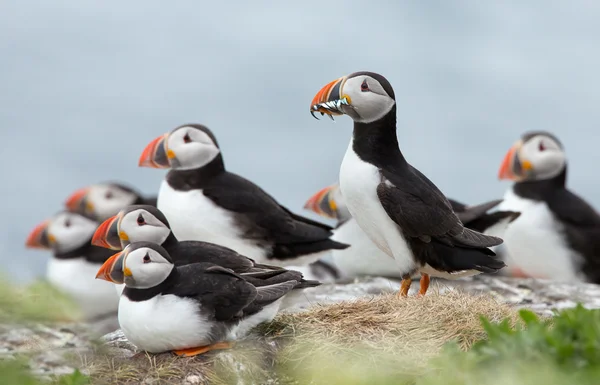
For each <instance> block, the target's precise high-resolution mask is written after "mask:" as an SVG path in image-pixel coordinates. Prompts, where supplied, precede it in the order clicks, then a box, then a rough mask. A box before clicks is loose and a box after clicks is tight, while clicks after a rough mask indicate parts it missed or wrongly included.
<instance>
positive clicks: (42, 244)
mask: <svg viewBox="0 0 600 385" xmlns="http://www.w3.org/2000/svg"><path fill="white" fill-rule="evenodd" d="M49 224H50V221H49V220H47V221H44V222H42V223H40V224H39V225H37V226H35V227H34V229H33V230H31V232H30V233H29V235H28V236H27V240H26V241H25V247H27V248H30V249H45V250H48V249H50V248H51V247H52V245H53V244H54V243H56V239H55V238H54V236H53V235H51V234H49V233H48V225H49Z"/></svg>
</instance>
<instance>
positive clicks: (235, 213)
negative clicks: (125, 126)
mask: <svg viewBox="0 0 600 385" xmlns="http://www.w3.org/2000/svg"><path fill="white" fill-rule="evenodd" d="M139 165H140V166H141V167H152V168H170V169H171V170H170V171H169V172H168V174H167V175H166V177H165V179H164V180H163V182H162V184H161V187H160V191H159V193H158V204H157V207H158V208H159V209H160V211H162V212H163V213H164V214H165V216H166V217H167V218H168V219H169V223H170V224H171V230H172V231H173V233H174V234H175V236H176V237H177V238H178V239H179V240H182V241H183V240H198V241H205V242H210V243H216V244H219V245H223V246H226V247H229V248H231V249H233V250H235V251H237V252H238V253H240V254H242V255H245V256H247V257H249V258H252V259H254V260H256V261H257V262H260V263H266V262H268V263H271V264H276V265H279V266H290V265H302V264H307V263H310V262H314V261H316V260H318V259H319V258H321V257H322V256H323V255H326V254H327V253H329V252H330V251H331V250H333V249H344V248H346V247H348V245H345V244H342V243H339V242H335V241H333V240H331V239H330V237H331V234H332V233H331V227H329V226H327V225H324V224H321V223H318V222H315V221H312V220H310V219H307V218H304V217H301V216H299V215H296V214H294V213H292V212H291V211H289V210H288V209H286V208H285V207H283V206H281V205H280V204H279V203H277V201H276V200H275V199H273V198H272V197H271V196H270V195H269V194H267V193H266V192H265V191H263V190H262V189H261V188H260V187H258V186H257V185H255V184H254V183H252V182H250V181H249V180H247V179H244V178H242V177H240V176H238V175H236V174H233V173H231V172H228V171H226V170H225V165H224V163H223V156H222V154H221V149H220V148H219V145H218V143H217V140H216V138H215V136H214V135H213V133H212V132H211V131H210V130H209V129H208V128H207V127H205V126H203V125H200V124H185V125H183V126H179V127H177V128H175V129H173V130H172V131H171V132H170V133H167V134H164V135H161V136H159V137H158V138H156V139H155V140H153V141H152V142H150V144H148V146H146V148H145V149H144V151H143V153H142V155H141V157H140V161H139Z"/></svg>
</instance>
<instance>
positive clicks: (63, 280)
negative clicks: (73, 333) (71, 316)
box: [46, 258, 119, 318]
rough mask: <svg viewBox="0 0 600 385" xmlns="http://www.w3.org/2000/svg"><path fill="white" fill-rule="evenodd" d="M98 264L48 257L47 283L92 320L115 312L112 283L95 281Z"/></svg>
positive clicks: (116, 297)
mask: <svg viewBox="0 0 600 385" xmlns="http://www.w3.org/2000/svg"><path fill="white" fill-rule="evenodd" d="M98 269H100V265H99V264H94V263H90V262H87V261H86V260H85V259H83V258H73V259H56V258H51V259H50V260H49V261H48V265H47V268H46V277H47V278H48V281H49V282H50V283H51V284H52V285H54V286H56V287H57V288H58V289H60V290H61V291H63V292H64V293H65V294H67V295H69V296H70V297H71V298H72V299H73V300H74V301H75V303H76V304H77V305H78V306H79V307H80V309H81V311H82V312H83V314H84V316H85V317H87V318H94V317H97V316H102V315H106V314H109V313H112V312H116V311H117V306H118V302H119V297H118V296H117V292H116V291H115V288H114V286H115V285H114V284H112V283H110V282H106V281H102V280H99V279H96V274H97V273H98Z"/></svg>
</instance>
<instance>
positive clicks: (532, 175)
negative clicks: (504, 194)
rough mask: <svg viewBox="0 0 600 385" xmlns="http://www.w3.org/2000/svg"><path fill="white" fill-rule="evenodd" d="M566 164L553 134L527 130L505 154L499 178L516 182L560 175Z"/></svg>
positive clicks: (560, 146)
mask: <svg viewBox="0 0 600 385" xmlns="http://www.w3.org/2000/svg"><path fill="white" fill-rule="evenodd" d="M566 165H567V159H566V156H565V152H564V149H563V146H562V144H561V143H560V141H559V140H558V138H557V137H556V136H554V135H552V134H550V133H549V132H545V131H535V132H528V133H525V134H524V135H523V136H522V137H521V139H519V140H518V141H517V142H515V144H513V146H512V147H511V148H510V149H509V150H508V152H507V153H506V155H505V156H504V160H503V161H502V164H501V166H500V170H499V171H498V178H499V179H508V180H513V181H516V182H525V181H538V180H546V179H551V178H554V177H555V176H557V175H559V174H560V173H561V172H562V171H563V170H564V169H565V167H566Z"/></svg>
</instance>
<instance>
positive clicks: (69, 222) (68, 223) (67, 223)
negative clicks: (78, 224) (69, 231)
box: [65, 219, 71, 227]
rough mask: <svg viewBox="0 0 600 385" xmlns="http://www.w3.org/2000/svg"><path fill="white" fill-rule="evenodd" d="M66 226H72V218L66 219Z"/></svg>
mask: <svg viewBox="0 0 600 385" xmlns="http://www.w3.org/2000/svg"><path fill="white" fill-rule="evenodd" d="M65 227H71V220H70V219H65Z"/></svg>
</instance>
